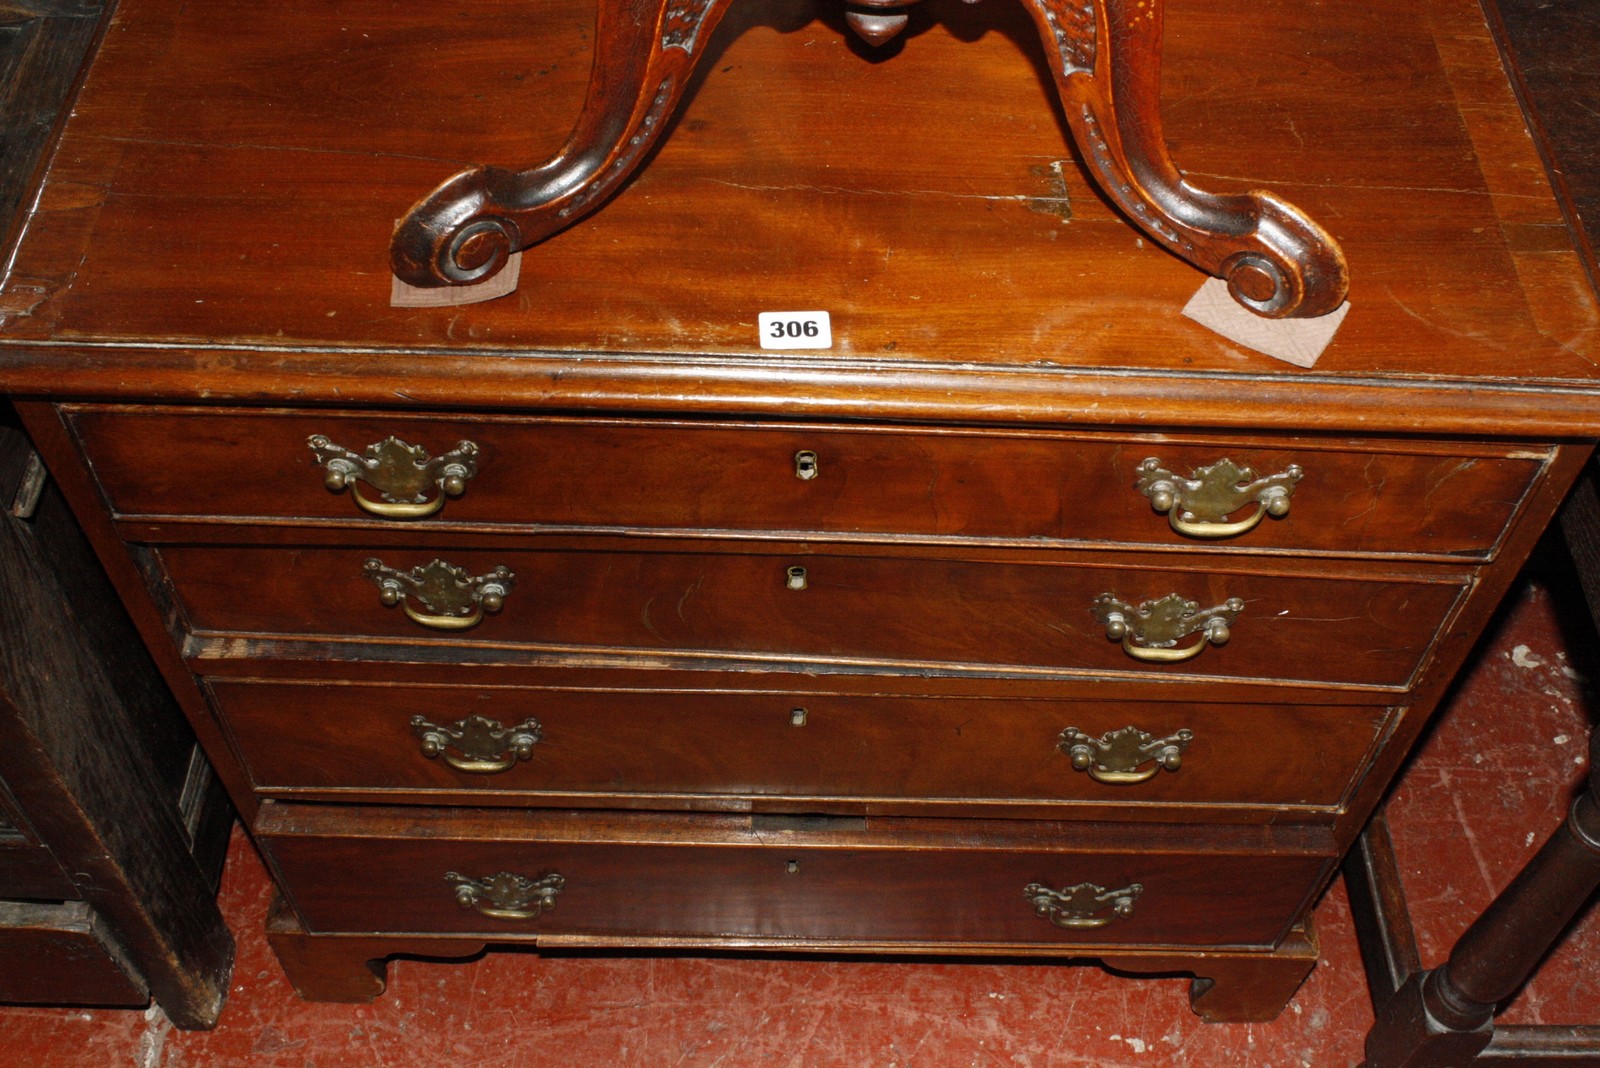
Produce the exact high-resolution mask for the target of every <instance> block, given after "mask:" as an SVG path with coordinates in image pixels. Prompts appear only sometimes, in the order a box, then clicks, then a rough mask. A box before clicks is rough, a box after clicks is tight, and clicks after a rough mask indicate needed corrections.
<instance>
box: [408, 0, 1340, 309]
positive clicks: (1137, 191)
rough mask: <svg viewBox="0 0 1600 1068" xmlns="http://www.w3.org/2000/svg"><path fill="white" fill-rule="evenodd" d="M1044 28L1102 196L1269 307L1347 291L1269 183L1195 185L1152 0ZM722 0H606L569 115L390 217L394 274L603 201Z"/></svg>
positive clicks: (471, 264) (884, 32)
mask: <svg viewBox="0 0 1600 1068" xmlns="http://www.w3.org/2000/svg"><path fill="white" fill-rule="evenodd" d="M914 2H915V0H865V2H860V0H858V2H857V3H856V4H855V5H854V6H855V8H856V10H853V11H851V12H850V14H849V16H848V21H849V23H850V25H851V26H852V27H853V28H854V29H855V30H856V32H857V33H859V34H860V35H861V36H862V37H863V38H864V39H866V40H868V41H871V42H873V43H882V42H884V41H887V40H889V39H890V38H892V37H893V36H895V34H897V33H898V32H899V31H900V30H901V29H902V28H903V27H904V25H905V18H906V16H905V13H904V10H903V9H904V8H905V7H906V6H908V5H909V4H910V3H914ZM1022 2H1023V3H1024V4H1025V5H1026V6H1027V7H1028V9H1029V11H1030V12H1031V14H1032V16H1033V19H1034V22H1035V23H1036V24H1037V25H1038V28H1039V34H1040V36H1041V38H1042V39H1043V41H1044V46H1045V54H1046V58H1047V60H1048V62H1049V64H1050V66H1051V69H1052V70H1053V71H1054V73H1055V80H1056V87H1057V90H1058V91H1059V92H1060V94H1061V101H1062V105H1063V107H1064V109H1065V112H1066V117H1067V121H1068V123H1069V124H1070V126H1071V129H1072V133H1073V136H1074V138H1075V139H1076V140H1077V143H1078V146H1079V148H1080V150H1081V152H1082V154H1083V157H1084V158H1085V159H1086V160H1088V161H1089V162H1090V164H1091V172H1092V173H1093V175H1094V177H1095V179H1096V181H1097V182H1098V183H1099V184H1100V187H1101V188H1102V189H1103V190H1104V191H1105V193H1106V194H1107V195H1108V196H1109V197H1110V198H1111V199H1112V200H1113V201H1114V202H1115V203H1116V204H1117V205H1118V206H1119V207H1120V208H1121V209H1122V210H1123V211H1124V212H1125V213H1126V214H1127V216H1128V218H1129V219H1131V220H1132V221H1133V222H1134V223H1136V224H1137V225H1138V226H1139V227H1140V228H1141V229H1142V230H1144V232H1145V233H1147V234H1149V235H1150V237H1151V238H1153V239H1154V240H1156V241H1158V242H1160V243H1161V244H1162V245H1164V246H1165V247H1166V248H1168V249H1170V250H1171V251H1172V252H1174V253H1176V254H1177V255H1178V256H1180V257H1182V258H1183V259H1185V260H1187V261H1188V262H1190V263H1192V264H1194V265H1195V266H1196V267H1198V268H1200V269H1201V270H1203V271H1205V272H1207V273H1208V274H1212V275H1216V276H1217V277H1220V278H1225V279H1227V281H1228V288H1229V291H1230V292H1231V293H1232V294H1233V296H1234V298H1235V299H1236V300H1238V301H1239V302H1240V303H1241V304H1243V305H1244V306H1245V307H1247V308H1249V309H1251V310H1252V311H1254V312H1256V313H1257V314H1260V315H1264V316H1268V317H1271V318H1281V317H1287V316H1316V315H1322V314H1325V313H1327V312H1330V311H1332V310H1334V309H1335V308H1337V307H1338V306H1339V304H1340V303H1341V302H1342V301H1343V300H1344V296H1345V289H1346V282H1347V279H1346V268H1345V263H1344V257H1343V255H1342V254H1341V253H1340V251H1339V247H1338V245H1337V244H1336V243H1335V242H1334V240H1333V239H1332V238H1331V237H1330V236H1329V235H1328V234H1327V233H1326V232H1325V231H1324V230H1323V229H1322V228H1321V227H1319V226H1318V225H1317V224H1316V223H1314V222H1312V221H1311V220H1310V219H1309V218H1307V217H1306V215H1305V214H1304V213H1302V212H1301V211H1300V210H1299V209H1298V208H1295V207H1294V206H1293V205H1291V204H1288V203H1287V202H1285V201H1283V200H1281V199H1279V198H1278V197H1276V196H1274V195H1273V194H1271V193H1269V192H1265V191H1257V192H1251V193H1245V194H1236V195H1219V194H1214V193H1208V192H1205V191H1204V190H1201V189H1196V188H1195V187H1194V186H1192V185H1190V184H1189V183H1188V182H1187V181H1186V180H1185V179H1184V178H1183V176H1182V175H1181V174H1180V173H1179V172H1178V169H1177V167H1176V166H1175V165H1174V164H1173V162H1172V159H1171V157H1170V156H1169V155H1168V154H1167V148H1166V140H1165V137H1164V136H1163V133H1162V128H1161V121H1160V66H1161V27H1162V0H1022ZM728 3H729V0H600V3H599V16H598V24H597V27H596V30H597V32H596V46H595V63H594V69H593V72H592V74H591V76H590V80H589V89H588V94H587V97H586V99H585V100H584V105H583V110H582V112H581V114H580V115H579V118H578V121H577V125H576V126H575V127H574V128H573V131H572V134H571V136H570V137H569V138H568V140H567V143H566V145H565V146H564V147H563V148H562V149H561V150H560V151H559V152H557V153H556V155H555V156H554V157H552V158H551V159H549V160H546V161H545V162H543V163H541V164H539V165H538V166H535V167H533V168H530V169H528V170H524V171H511V170H505V169H501V168H497V167H475V168H472V169H471V170H466V171H463V172H461V173H460V174H457V175H456V176H455V177H453V178H451V179H449V180H448V181H446V182H445V183H444V184H443V185H441V186H439V188H438V189H436V190H434V191H433V192H432V193H431V194H429V195H428V196H427V197H426V198H425V199H423V200H422V201H421V202H420V203H418V204H417V205H415V206H414V207H413V208H412V209H411V210H410V211H409V212H408V213H407V214H406V217H405V218H404V219H402V220H401V221H400V224H399V226H398V227H397V228H396V229H395V234H394V241H393V246H392V256H393V267H394V272H395V274H396V275H398V276H399V277H400V278H401V279H402V280H403V281H405V282H408V283H410V284H411V285H415V286H447V285H464V284H468V283H472V282H478V281H481V280H483V279H485V278H487V277H489V276H490V275H493V274H494V273H496V272H497V271H499V270H500V268H501V267H503V266H504V265H505V263H506V260H507V258H508V257H509V256H510V254H511V253H512V252H513V251H515V250H517V249H521V248H524V247H526V246H529V245H532V244H535V243H537V242H539V241H542V240H544V239H545V238H547V237H549V236H550V235H551V234H553V233H555V232H557V231H558V230H561V229H563V228H565V227H567V226H570V225H571V224H573V223H575V222H577V221H578V220H579V219H582V218H583V217H584V216H585V215H587V214H588V213H589V212H591V211H593V210H594V209H595V208H597V207H599V206H600V204H601V203H603V202H604V201H605V199H606V198H607V197H608V196H610V195H611V194H612V193H613V192H615V191H616V189H617V188H618V187H619V186H620V185H621V184H622V183H623V181H624V180H626V179H627V177H628V176H629V175H630V174H632V173H633V171H634V170H635V169H636V168H637V167H638V166H639V163H640V161H641V160H642V159H643V158H644V156H645V154H646V153H647V152H648V151H649V150H650V146H651V145H652V144H654V142H655V141H656V139H657V138H658V137H659V136H660V135H661V131H662V129H663V128H664V127H665V125H666V120H667V118H668V116H670V115H671V114H672V112H673V109H674V108H676V107H677V104H678V100H679V98H680V97H681V96H682V94H683V90H684V87H685V86H686V85H687V84H688V82H689V77H690V75H691V73H692V72H693V70H694V66H695V64H696V63H697V62H698V61H699V59H700V56H701V55H702V53H703V51H704V49H705V45H706V42H707V40H708V39H709V38H710V36H711V33H712V31H713V30H714V29H715V28H716V25H717V23H718V22H719V21H720V20H721V18H722V15H723V12H724V11H725V10H726V9H727V6H728Z"/></svg>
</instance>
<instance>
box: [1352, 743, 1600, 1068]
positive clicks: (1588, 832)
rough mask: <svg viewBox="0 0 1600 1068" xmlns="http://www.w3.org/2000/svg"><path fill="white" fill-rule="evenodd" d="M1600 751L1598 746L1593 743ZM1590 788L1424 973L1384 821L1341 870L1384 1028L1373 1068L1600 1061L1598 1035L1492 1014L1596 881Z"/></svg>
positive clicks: (1596, 822)
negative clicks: (1502, 1022) (1498, 1020)
mask: <svg viewBox="0 0 1600 1068" xmlns="http://www.w3.org/2000/svg"><path fill="white" fill-rule="evenodd" d="M1591 750H1592V751H1600V745H1593V744H1592V745H1591ZM1597 784H1600V780H1597V779H1596V778H1595V777H1594V776H1591V779H1590V788H1589V790H1588V791H1587V792H1586V793H1584V794H1583V796H1581V797H1580V798H1579V799H1578V801H1577V803H1576V804H1575V805H1574V806H1573V810H1572V813H1571V814H1570V815H1569V816H1568V818H1567V820H1566V822H1565V823H1563V824H1562V826H1561V827H1560V828H1559V829H1558V830H1557V831H1556V833H1555V834H1554V835H1553V836H1551V838H1550V840H1549V841H1548V842H1546V843H1545V845H1544V847H1543V848H1542V849H1541V850H1540V851H1539V852H1538V854H1536V855H1535V856H1534V858H1533V859H1532V860H1531V861H1529V863H1528V865H1527V867H1525V868H1524V869H1523V870H1522V871H1521V872H1520V873H1519V874H1518V875H1517V877H1516V879H1514V880H1513V881H1512V883H1511V885H1510V886H1508V887H1506V889H1505V890H1504V891H1502V892H1501V894H1500V896H1499V897H1497V898H1496V899H1495V900H1494V902H1493V903H1492V904H1491V905H1490V906H1489V907H1488V908H1487V909H1486V910H1485V911H1484V913H1483V914H1482V915H1481V916H1480V917H1479V918H1478V919H1477V921H1476V922H1474V923H1473V925H1472V926H1471V927H1470V928H1468V929H1467V932H1466V933H1465V934H1463V935H1462V936H1461V939H1460V941H1458V942H1457V943H1456V945H1455V948H1454V949H1452V950H1451V952H1450V958H1449V960H1448V961H1446V962H1445V963H1444V964H1442V965H1440V966H1439V967H1437V968H1434V969H1431V970H1428V971H1421V970H1419V969H1418V961H1417V950H1416V941H1415V937H1414V935H1413V934H1412V928H1411V920H1410V917H1409V916H1408V915H1407V912H1406V904H1405V896H1404V892H1403V891H1402V890H1401V888H1400V885H1399V879H1398V869H1397V867H1396V865H1395V861H1394V853H1393V847H1392V846H1391V844H1390V841H1389V830H1388V826H1387V824H1385V823H1384V821H1383V819H1382V817H1381V816H1379V817H1378V818H1376V819H1375V820H1374V821H1373V823H1372V824H1371V825H1370V826H1369V828H1368V830H1367V831H1366V833H1365V834H1364V835H1363V837H1362V840H1361V844H1360V848H1358V849H1357V850H1355V851H1353V852H1352V853H1351V854H1350V857H1349V858H1348V859H1347V861H1346V864H1345V880H1346V884H1347V885H1348V886H1349V888H1350V898H1351V907H1352V909H1353V910H1354V912H1355V914H1356V922H1357V929H1358V931H1359V933H1360V936H1361V942H1362V947H1361V948H1362V956H1363V957H1364V958H1365V960H1366V965H1367V980H1368V984H1369V986H1370V987H1371V989H1372V997H1373V1004H1374V1007H1375V1010H1376V1013H1377V1021H1376V1023H1375V1024H1374V1025H1373V1029H1372V1031H1371V1032H1370V1033H1369V1034H1368V1036H1367V1045H1366V1056H1367V1059H1366V1062H1365V1066H1366V1068H1464V1066H1466V1065H1485V1066H1486V1065H1511V1064H1517V1065H1524V1066H1528V1065H1535V1064H1552V1065H1554V1064H1578V1063H1584V1064H1595V1063H1600V1028H1596V1027H1550V1026H1543V1027H1505V1028H1499V1029H1497V1028H1496V1027H1495V1025H1494V1013H1495V1010H1496V1008H1497V1007H1498V1006H1499V1004H1500V1002H1502V1001H1504V1000H1505V999H1506V998H1508V997H1510V996H1511V995H1512V994H1513V993H1515V991H1516V990H1517V988H1518V987H1520V986H1521V985H1522V984H1523V982H1525V981H1526V980H1527V978H1528V977H1529V976H1530V975H1531V974H1532V973H1533V971H1534V969H1535V968H1536V967H1537V965H1538V963H1539V960H1540V958H1542V957H1543V956H1544V954H1545V953H1546V952H1547V951H1548V950H1549V948H1550V946H1551V944H1552V943H1553V942H1554V941H1555V939H1556V938H1557V937H1559V936H1560V934H1561V932H1562V931H1563V930H1564V929H1565V927H1566V925H1567V923H1568V922H1569V921H1570V920H1571V919H1572V916H1573V915H1574V914H1575V913H1576V912H1577V910H1578V909H1579V908H1580V907H1581V906H1582V905H1583V904H1584V902H1585V901H1586V900H1587V899H1588V897H1589V895H1590V894H1591V893H1593V891H1594V889H1595V887H1596V886H1600V808H1596V796H1595V790H1596V786H1597Z"/></svg>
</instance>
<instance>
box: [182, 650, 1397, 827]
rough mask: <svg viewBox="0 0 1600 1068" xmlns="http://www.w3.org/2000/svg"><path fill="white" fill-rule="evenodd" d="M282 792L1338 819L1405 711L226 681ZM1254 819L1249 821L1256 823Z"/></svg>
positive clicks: (231, 705)
mask: <svg viewBox="0 0 1600 1068" xmlns="http://www.w3.org/2000/svg"><path fill="white" fill-rule="evenodd" d="M209 685H210V687H211V690H212V693H213V696H214V697H215V699H216V702H217V705H218V707H219V708H220V709H221V710H222V712H223V715H224V716H225V718H226V719H227V721H228V724H229V728H230V730H231V731H232V733H233V735H234V737H235V739H236V740H237V742H238V744H239V748H240V750H241V752H242V755H243V758H244V761H245V764H246V766H247V767H248V768H249V770H250V774H251V777H252V779H253V781H254V782H255V784H256V786H257V788H258V789H260V790H261V791H263V792H264V793H268V794H271V793H274V792H278V793H294V794H300V795H310V796H315V795H317V794H318V792H319V791H320V792H322V793H323V794H324V795H331V794H336V793H338V792H349V791H386V792H387V791H393V792H395V793H396V794H401V795H404V794H410V795H413V796H415V797H418V798H421V797H426V796H436V795H438V794H440V793H461V792H471V793H472V794H474V795H476V796H478V797H480V798H481V799H482V801H483V803H507V804H526V803H528V802H529V801H532V800H535V799H537V800H538V801H539V802H540V803H553V804H603V803H607V802H608V801H609V802H618V801H619V799H623V800H627V801H629V802H630V803H632V804H633V805H635V806H637V805H642V804H645V803H646V802H653V803H655V804H657V805H660V806H663V807H679V806H682V807H694V805H695V803H696V801H697V800H699V801H700V802H701V803H702V804H703V805H704V806H705V807H716V806H717V805H718V804H721V805H727V804H729V803H731V802H733V801H734V800H736V799H755V800H756V801H758V802H759V801H760V800H766V801H768V802H769V803H777V802H784V803H786V804H788V805H789V806H790V807H793V806H795V805H802V806H813V807H814V806H816V805H819V804H823V803H826V802H828V801H855V802H865V801H872V800H875V799H893V800H896V801H901V802H904V801H918V800H923V801H928V800H934V801H937V800H946V801H985V800H990V801H1006V802H1016V801H1027V800H1039V801H1045V802H1058V801H1082V802H1089V803H1097V804H1098V803H1111V802H1127V801H1135V802H1144V803H1150V804H1162V805H1169V804H1198V805H1213V806H1215V805H1226V806H1257V807H1272V808H1278V807H1291V806H1292V807H1310V808H1332V807H1335V806H1337V805H1339V804H1340V803H1341V801H1342V800H1343V798H1344V795H1345V793H1346V791H1347V789H1348V787H1349V785H1350V783H1351V781H1352V780H1353V779H1354V778H1355V776H1357V775H1358V774H1359V773H1360V770H1361V769H1362V768H1363V767H1364V766H1365V762H1366V759H1367V757H1368V755H1369V753H1370V751H1371V749H1372V748H1373V747H1374V746H1375V745H1376V743H1377V738H1378V737H1379V735H1380V733H1381V732H1382V731H1383V729H1384V728H1385V726H1386V725H1387V724H1388V722H1389V719H1390V716H1391V714H1392V710H1390V709H1385V708H1381V707H1369V706H1323V705H1301V706H1285V705H1263V706H1257V705H1223V704H1202V703H1151V704H1144V705H1141V704H1135V703H1118V702H1107V701H1024V700H1000V699H973V698H911V697H896V696H868V697H861V696H846V695H839V694H827V693H809V694H783V693H767V692H749V693H718V692H709V693H702V692H668V693H651V692H642V691H627V690H620V691H616V690H613V691H608V690H573V689H534V688H525V687H505V686H478V687H446V686H386V685H370V684H356V683H351V684H329V683H328V682H325V681H316V682H301V683H293V682H281V681H277V682H267V681H236V680H227V679H213V680H211V681H210V683H209ZM1241 815H1242V814H1241Z"/></svg>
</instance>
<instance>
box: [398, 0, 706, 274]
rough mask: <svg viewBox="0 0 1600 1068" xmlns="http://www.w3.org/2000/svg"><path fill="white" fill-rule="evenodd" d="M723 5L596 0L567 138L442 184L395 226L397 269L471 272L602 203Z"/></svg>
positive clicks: (647, 136) (643, 147)
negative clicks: (527, 158)
mask: <svg viewBox="0 0 1600 1068" xmlns="http://www.w3.org/2000/svg"><path fill="white" fill-rule="evenodd" d="M727 6H728V0H599V13H598V17H597V21H596V27H595V51H594V69H593V72H592V73H591V74H590V78H589V90H588V95H587V97H586V98H585V100H584V104H583V110H582V112H581V113H580V114H579V117H578V122H577V125H576V126H575V127H574V128H573V131H572V134H571V136H570V137H569V138H568V140H567V143H566V145H565V146H564V147H563V148H562V149H561V150H560V151H559V152H557V153H556V154H555V156H554V157H552V158H551V159H549V160H547V161H546V162H544V163H541V164H539V165H538V166H536V167H533V168H531V169H529V170H525V171H511V170H503V169H501V168H497V167H474V168H473V169H471V170H467V171H462V172H461V173H460V174H458V175H456V176H455V177H453V178H451V179H449V180H448V181H446V182H445V183H444V184H443V185H441V186H439V188H437V189H435V190H434V191H433V192H432V193H430V194H429V195H428V196H427V197H426V198H424V199H423V200H422V201H421V202H420V203H418V204H416V205H415V206H413V207H412V208H411V210H410V211H409V212H407V213H406V216H405V218H404V219H402V220H400V223H399V225H398V226H397V227H396V228H395V232H394V240H393V243H392V244H391V246H390V255H391V263H392V266H393V268H394V273H395V274H396V275H398V276H399V277H400V279H401V280H402V281H404V282H407V283H409V284H411V285H414V286H444V285H464V284H467V283H471V282H478V281H481V280H483V279H485V278H488V277H489V276H490V275H493V274H494V273H496V272H497V271H499V270H500V268H502V267H504V266H505V263H506V260H507V258H508V257H509V256H510V255H511V253H512V252H514V251H515V250H517V249H520V248H523V247H525V246H527V245H531V244H534V243H535V242H538V241H542V240H544V239H545V238H547V237H549V236H550V235H551V234H553V233H555V232H556V231H557V230H560V229H563V228H564V227H567V226H570V225H571V224H573V223H575V222H577V221H578V220H579V219H581V218H583V217H584V216H585V215H587V214H588V213H589V212H591V211H593V210H594V209H595V208H597V207H599V206H600V204H601V203H603V202H604V201H605V199H606V198H607V197H608V196H610V195H611V194H612V193H613V192H615V191H616V189H617V187H618V186H620V185H621V184H622V183H623V181H624V180H626V179H627V177H628V176H629V175H630V174H632V173H633V171H634V169H635V168H637V167H638V165H639V161H640V160H641V159H643V158H644V156H645V154H646V153H647V152H648V151H649V150H650V146H651V145H652V144H654V143H655V141H656V138H657V137H659V136H660V134H661V130H662V128H663V127H664V126H665V125H666V122H667V119H668V117H669V116H671V114H672V112H673V110H674V109H675V108H676V107H677V104H678V100H679V98H680V97H681V96H682V95H683V90H684V86H685V85H686V84H687V83H688V80H689V76H690V74H691V73H692V72H693V71H694V65H695V63H696V62H697V61H698V60H699V58H700V56H701V54H702V53H703V52H704V50H705V45H706V41H707V39H708V38H710V36H711V32H712V30H713V29H715V28H716V25H717V23H718V22H719V21H720V20H721V18H722V13H723V11H724V10H726V9H727Z"/></svg>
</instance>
